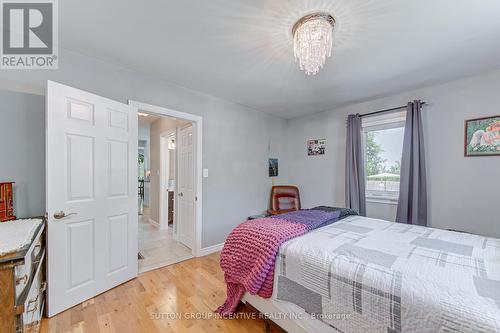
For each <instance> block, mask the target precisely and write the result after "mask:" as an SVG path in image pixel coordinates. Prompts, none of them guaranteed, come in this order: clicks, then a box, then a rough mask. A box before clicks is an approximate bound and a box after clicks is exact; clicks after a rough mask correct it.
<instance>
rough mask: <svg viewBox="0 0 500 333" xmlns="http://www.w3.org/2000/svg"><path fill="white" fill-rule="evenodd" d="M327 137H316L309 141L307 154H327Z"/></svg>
mask: <svg viewBox="0 0 500 333" xmlns="http://www.w3.org/2000/svg"><path fill="white" fill-rule="evenodd" d="M325 149H326V139H316V140H309V141H307V155H309V156H317V155H325Z"/></svg>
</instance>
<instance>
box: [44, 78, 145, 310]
mask: <svg viewBox="0 0 500 333" xmlns="http://www.w3.org/2000/svg"><path fill="white" fill-rule="evenodd" d="M46 131H47V133H46V140H47V141H46V168H47V171H46V177H47V179H46V184H47V190H46V191H47V212H48V241H47V249H48V269H47V277H48V315H49V316H53V315H55V314H57V313H59V312H61V311H63V310H65V309H68V308H70V307H72V306H74V305H76V304H79V303H81V302H82V301H84V300H86V299H89V298H91V297H93V296H95V295H97V294H99V293H102V292H104V291H106V290H108V289H110V288H113V287H115V286H117V285H118V284H121V283H123V282H125V281H127V280H129V279H132V278H134V277H136V276H137V223H138V222H137V151H138V150H137V110H136V108H134V107H132V106H129V105H126V104H122V103H119V102H116V101H113V100H110V99H107V98H103V97H100V96H97V95H94V94H91V93H88V92H85V91H82V90H78V89H74V88H71V87H68V86H65V85H62V84H58V83H55V82H50V81H49V82H48V86H47V108H46Z"/></svg>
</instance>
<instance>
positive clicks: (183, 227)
mask: <svg viewBox="0 0 500 333" xmlns="http://www.w3.org/2000/svg"><path fill="white" fill-rule="evenodd" d="M177 147H178V148H177V149H178V152H177V155H178V156H177V161H178V167H177V178H178V180H177V210H178V212H177V225H178V227H177V234H178V238H179V241H180V242H181V243H183V244H184V245H186V246H188V247H189V248H192V247H193V239H194V216H195V215H194V214H195V189H194V176H195V175H194V161H193V126H188V127H185V128H181V129H179V135H178V138H177Z"/></svg>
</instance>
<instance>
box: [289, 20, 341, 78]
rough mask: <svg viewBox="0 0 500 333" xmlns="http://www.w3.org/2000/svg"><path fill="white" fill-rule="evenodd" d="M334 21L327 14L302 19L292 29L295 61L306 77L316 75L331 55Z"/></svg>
mask: <svg viewBox="0 0 500 333" xmlns="http://www.w3.org/2000/svg"><path fill="white" fill-rule="evenodd" d="M334 26H335V19H334V18H333V16H331V15H330V14H327V13H313V14H309V15H306V16H304V17H302V18H301V19H300V20H298V21H297V22H296V23H295V24H294V25H293V28H292V35H293V53H294V55H295V61H298V62H299V67H300V69H301V70H303V71H304V72H305V73H306V74H307V75H316V74H318V72H319V70H320V69H321V68H322V67H323V66H324V65H325V62H326V58H328V57H330V56H331V55H332V35H333V28H334Z"/></svg>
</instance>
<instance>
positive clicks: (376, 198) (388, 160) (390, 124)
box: [362, 111, 406, 203]
mask: <svg viewBox="0 0 500 333" xmlns="http://www.w3.org/2000/svg"><path fill="white" fill-rule="evenodd" d="M405 118H406V111H404V112H397V113H389V114H382V115H377V116H373V117H366V118H363V124H362V125H363V149H364V162H365V177H366V179H365V181H366V182H365V183H366V199H367V201H372V202H394V203H396V202H397V200H398V197H399V177H400V171H401V155H402V152H403V138H404V125H405Z"/></svg>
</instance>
